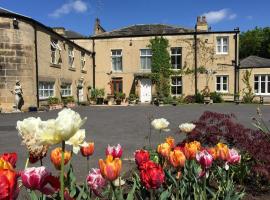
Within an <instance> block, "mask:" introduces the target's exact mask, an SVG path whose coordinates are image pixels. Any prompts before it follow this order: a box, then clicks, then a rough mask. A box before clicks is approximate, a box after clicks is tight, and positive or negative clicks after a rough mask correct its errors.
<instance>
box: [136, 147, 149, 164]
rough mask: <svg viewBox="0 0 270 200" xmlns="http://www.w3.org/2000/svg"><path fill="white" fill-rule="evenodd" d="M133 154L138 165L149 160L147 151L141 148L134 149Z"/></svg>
mask: <svg viewBox="0 0 270 200" xmlns="http://www.w3.org/2000/svg"><path fill="white" fill-rule="evenodd" d="M134 156H135V162H136V164H137V166H138V167H139V166H141V164H142V163H144V162H147V161H149V160H150V154H149V152H148V151H146V150H143V149H141V150H136V151H135V154H134Z"/></svg>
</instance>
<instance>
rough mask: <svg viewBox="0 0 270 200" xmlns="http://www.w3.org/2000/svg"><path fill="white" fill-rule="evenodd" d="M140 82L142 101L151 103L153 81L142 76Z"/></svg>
mask: <svg viewBox="0 0 270 200" xmlns="http://www.w3.org/2000/svg"><path fill="white" fill-rule="evenodd" d="M140 82H141V87H140V101H141V102H142V103H150V102H151V100H152V81H151V79H149V78H142V79H141V80H140ZM143 90H147V91H143Z"/></svg>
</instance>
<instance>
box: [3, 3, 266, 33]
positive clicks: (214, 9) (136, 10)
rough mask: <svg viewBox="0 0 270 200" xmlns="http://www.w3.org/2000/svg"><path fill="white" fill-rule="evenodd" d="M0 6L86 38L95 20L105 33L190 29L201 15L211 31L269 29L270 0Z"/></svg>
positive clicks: (5, 4)
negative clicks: (145, 27) (139, 27)
mask: <svg viewBox="0 0 270 200" xmlns="http://www.w3.org/2000/svg"><path fill="white" fill-rule="evenodd" d="M0 7H2V8H5V9H8V10H11V11H14V12H17V13H20V14H23V15H26V16H28V17H31V18H33V19H35V20H37V21H39V22H41V23H43V24H45V25H47V26H51V27H58V26H61V27H65V28H66V29H68V30H74V31H76V32H79V33H81V34H83V35H86V36H88V35H91V34H93V27H94V21H95V18H97V17H98V18H99V19H100V21H101V25H102V27H103V28H104V29H105V30H106V31H111V30H114V29H119V28H122V27H126V26H129V25H134V24H150V23H154V24H157V23H162V24H170V25H177V26H183V27H188V28H193V27H194V26H195V23H196V17H197V16H200V15H205V16H206V18H207V21H208V23H209V24H210V25H209V26H211V28H212V30H214V31H225V30H233V29H234V28H236V27H239V28H240V30H241V31H247V30H249V29H253V28H254V27H256V26H258V27H266V26H270V11H269V8H270V0H256V1H255V0H0Z"/></svg>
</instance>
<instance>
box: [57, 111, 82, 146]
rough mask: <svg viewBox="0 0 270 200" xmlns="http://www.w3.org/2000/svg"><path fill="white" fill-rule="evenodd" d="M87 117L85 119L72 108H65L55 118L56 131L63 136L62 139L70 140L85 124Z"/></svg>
mask: <svg viewBox="0 0 270 200" xmlns="http://www.w3.org/2000/svg"><path fill="white" fill-rule="evenodd" d="M85 121H86V118H84V119H83V120H82V119H81V116H80V115H79V113H76V112H75V111H73V110H71V109H63V110H62V111H61V112H59V113H58V117H57V118H56V120H55V126H56V132H57V134H59V135H60V136H61V139H62V140H65V141H67V140H69V138H71V137H72V136H73V135H74V134H75V133H76V132H77V131H78V130H79V129H80V127H81V126H82V125H83V124H84V122H85Z"/></svg>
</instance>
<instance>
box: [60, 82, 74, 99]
mask: <svg viewBox="0 0 270 200" xmlns="http://www.w3.org/2000/svg"><path fill="white" fill-rule="evenodd" d="M65 86H66V87H65V88H61V95H62V96H63V97H70V96H72V87H71V83H66V84H65Z"/></svg>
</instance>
